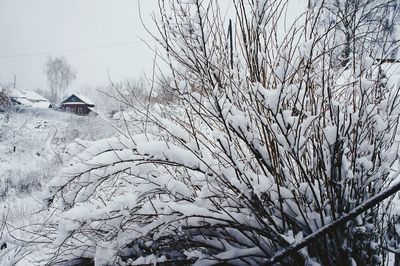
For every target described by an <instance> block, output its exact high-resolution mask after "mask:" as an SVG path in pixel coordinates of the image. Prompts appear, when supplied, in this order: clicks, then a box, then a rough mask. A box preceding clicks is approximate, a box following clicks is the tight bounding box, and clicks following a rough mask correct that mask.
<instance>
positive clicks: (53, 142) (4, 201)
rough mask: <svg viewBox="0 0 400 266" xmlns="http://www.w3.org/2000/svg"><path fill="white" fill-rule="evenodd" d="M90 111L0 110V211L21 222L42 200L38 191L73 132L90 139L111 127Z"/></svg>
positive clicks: (65, 154)
mask: <svg viewBox="0 0 400 266" xmlns="http://www.w3.org/2000/svg"><path fill="white" fill-rule="evenodd" d="M112 131H113V130H112V127H111V126H110V125H109V124H108V123H107V122H105V121H104V120H103V119H101V118H99V117H94V116H88V117H79V116H76V115H73V114H69V113H63V112H59V111H55V110H51V109H30V108H26V109H22V110H18V111H16V112H11V113H10V114H9V115H8V118H7V116H6V115H5V114H0V176H1V179H0V199H1V206H0V209H1V210H2V213H3V216H4V215H7V219H8V220H9V221H10V220H15V221H18V223H21V222H22V220H24V219H25V218H26V217H29V215H30V214H31V213H32V212H34V211H36V210H37V209H38V207H39V206H40V205H41V199H40V194H39V192H40V191H41V189H42V188H43V187H44V186H45V184H46V183H47V182H48V181H49V180H51V179H52V178H54V177H55V176H57V174H58V173H59V171H60V169H61V168H62V166H63V165H64V164H65V163H66V162H67V161H68V159H69V157H70V155H69V152H70V149H71V145H70V144H71V143H73V142H74V140H75V139H76V138H80V139H87V140H93V139H95V138H98V137H105V136H107V135H109V134H111V133H112Z"/></svg>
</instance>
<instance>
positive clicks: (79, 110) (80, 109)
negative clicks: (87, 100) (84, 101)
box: [78, 107, 83, 115]
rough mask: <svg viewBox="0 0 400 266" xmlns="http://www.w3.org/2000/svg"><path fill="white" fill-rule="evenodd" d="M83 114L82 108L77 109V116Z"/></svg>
mask: <svg viewBox="0 0 400 266" xmlns="http://www.w3.org/2000/svg"><path fill="white" fill-rule="evenodd" d="M81 114H83V108H82V107H78V115H81Z"/></svg>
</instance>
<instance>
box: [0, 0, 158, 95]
mask: <svg viewBox="0 0 400 266" xmlns="http://www.w3.org/2000/svg"><path fill="white" fill-rule="evenodd" d="M140 5H141V9H142V16H143V17H144V19H145V20H146V24H149V25H150V24H151V25H152V21H151V19H150V13H151V12H153V11H156V9H155V8H157V3H156V0H140ZM151 25H150V26H151ZM139 37H140V38H142V39H144V40H147V41H148V42H149V43H150V44H152V45H153V44H154V41H153V40H152V39H151V37H150V36H149V35H148V34H147V33H146V31H145V30H144V27H143V26H142V24H141V22H140V19H139V12H138V1H137V0H34V1H33V0H0V84H1V83H5V82H9V81H12V80H13V77H14V75H16V76H17V87H18V88H20V89H33V88H47V82H46V76H45V75H44V71H43V69H44V64H45V62H46V59H47V57H48V55H37V56H14V55H21V54H25V55H26V54H36V53H43V52H49V51H50V52H51V51H61V50H70V49H77V48H88V47H95V46H103V45H110V44H118V43H125V45H118V46H113V47H107V48H101V49H90V50H83V51H74V52H63V53H54V54H51V55H53V56H56V55H64V56H65V57H66V58H67V61H68V62H69V63H70V64H71V65H72V66H73V68H74V69H75V70H76V71H77V79H76V81H74V83H73V84H72V86H73V87H77V88H79V87H82V86H86V85H101V84H108V76H107V70H108V71H109V73H110V76H111V78H112V80H114V81H119V80H124V79H127V78H137V77H139V76H140V75H141V74H142V73H143V71H147V72H150V70H151V66H152V59H153V52H152V51H151V50H150V49H149V48H147V46H146V45H145V44H144V43H143V42H142V41H140V39H139ZM127 42H132V43H129V44H126V43H127ZM7 56H14V57H7Z"/></svg>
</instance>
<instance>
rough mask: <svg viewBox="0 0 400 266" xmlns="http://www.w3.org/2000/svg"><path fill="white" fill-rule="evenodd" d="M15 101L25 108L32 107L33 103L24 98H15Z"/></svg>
mask: <svg viewBox="0 0 400 266" xmlns="http://www.w3.org/2000/svg"><path fill="white" fill-rule="evenodd" d="M15 100H16V101H17V102H19V103H20V104H22V105H23V106H26V107H31V106H32V105H33V103H32V102H31V101H28V100H27V99H25V98H16V99H15Z"/></svg>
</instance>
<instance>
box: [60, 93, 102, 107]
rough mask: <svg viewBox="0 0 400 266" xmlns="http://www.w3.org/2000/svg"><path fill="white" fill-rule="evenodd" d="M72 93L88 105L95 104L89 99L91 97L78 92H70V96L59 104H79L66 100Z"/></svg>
mask: <svg viewBox="0 0 400 266" xmlns="http://www.w3.org/2000/svg"><path fill="white" fill-rule="evenodd" d="M73 95H75V96H76V97H77V98H79V99H80V100H81V101H82V102H84V103H86V104H88V105H93V106H94V105H95V104H94V102H93V101H92V100H91V99H89V98H88V97H86V96H85V95H82V94H80V93H73V94H71V95H70V96H68V97H67V98H66V99H65V100H64V101H63V102H62V103H61V104H79V103H77V102H70V101H67V100H68V99H69V98H70V97H71V96H73Z"/></svg>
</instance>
